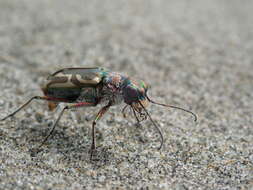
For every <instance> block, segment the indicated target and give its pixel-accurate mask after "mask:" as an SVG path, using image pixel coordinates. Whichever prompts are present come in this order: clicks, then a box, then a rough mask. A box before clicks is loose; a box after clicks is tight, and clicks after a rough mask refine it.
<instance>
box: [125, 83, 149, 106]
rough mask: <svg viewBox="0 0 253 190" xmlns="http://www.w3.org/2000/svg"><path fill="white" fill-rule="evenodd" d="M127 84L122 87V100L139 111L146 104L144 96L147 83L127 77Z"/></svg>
mask: <svg viewBox="0 0 253 190" xmlns="http://www.w3.org/2000/svg"><path fill="white" fill-rule="evenodd" d="M126 83H127V84H126V85H125V87H124V88H123V90H122V91H123V97H124V102H125V103H126V104H128V105H131V106H132V107H133V108H134V109H135V110H136V111H141V110H142V109H143V107H142V106H141V105H140V104H142V105H143V106H144V107H147V106H148V102H149V101H148V100H147V98H146V95H147V90H148V85H147V84H146V83H145V82H144V81H142V80H134V79H127V82H126Z"/></svg>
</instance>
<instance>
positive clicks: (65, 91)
mask: <svg viewBox="0 0 253 190" xmlns="http://www.w3.org/2000/svg"><path fill="white" fill-rule="evenodd" d="M41 89H42V91H43V93H44V96H34V97H32V98H31V99H30V100H28V101H27V102H26V103H25V104H23V105H22V106H21V107H20V108H18V109H17V110H16V111H14V112H13V113H11V114H9V115H7V116H6V117H4V118H3V119H1V120H0V121H4V120H6V119H7V118H9V117H12V116H14V115H15V114H16V113H17V112H19V111H20V110H22V109H23V108H24V107H26V106H27V105H28V104H29V103H31V102H32V101H33V100H36V99H39V100H46V101H48V105H49V109H51V110H53V109H54V108H55V107H56V106H57V105H58V104H59V103H62V102H63V103H71V104H69V105H67V106H65V107H64V108H63V109H62V111H61V112H60V114H59V116H58V118H57V120H56V121H55V123H54V124H53V127H52V129H51V131H50V132H49V134H48V135H47V136H46V137H45V139H44V140H43V142H42V143H41V144H40V146H39V147H38V150H39V149H40V148H41V147H42V146H43V145H44V143H45V142H46V141H47V139H48V138H49V137H50V136H51V135H52V133H53V131H54V129H55V127H56V125H57V123H58V122H59V120H60V118H61V117H62V115H63V113H64V112H65V111H66V110H70V109H73V108H79V107H89V106H96V105H98V104H101V103H105V106H104V107H102V108H101V109H100V111H99V112H98V113H97V115H96V117H95V119H94V120H93V122H92V143H91V149H90V159H91V160H92V157H93V152H94V150H95V149H96V139H95V126H96V123H97V121H98V120H99V119H101V118H102V116H103V115H104V114H105V113H106V112H107V111H108V110H109V108H110V107H111V106H113V105H117V104H119V103H121V102H124V103H125V104H126V106H125V107H124V108H123V110H122V113H123V115H124V111H125V109H126V108H127V107H128V106H130V109H131V110H132V111H133V113H134V116H135V118H136V120H137V122H138V123H140V122H141V121H142V120H145V119H146V118H149V119H150V121H151V122H152V123H153V125H154V126H155V128H156V129H157V131H158V132H159V135H160V137H161V144H160V146H159V148H158V149H161V148H162V145H163V135H162V132H161V131H160V129H159V127H158V126H157V124H156V123H155V122H154V120H153V119H152V117H151V115H150V114H149V112H148V111H147V109H146V107H147V106H148V103H153V104H157V105H161V106H165V107H171V108H176V109H180V110H183V111H186V112H188V113H190V114H192V115H193V116H194V120H195V121H196V120H197V116H196V114H194V113H193V112H191V111H189V110H186V109H183V108H181V107H177V106H172V105H166V104H161V103H157V102H155V101H153V100H151V99H150V98H149V97H148V95H147V91H148V85H147V84H146V83H145V82H144V81H142V80H136V79H134V78H131V77H128V76H127V75H123V74H120V73H117V72H111V71H109V70H106V69H104V68H100V67H94V68H64V69H61V70H59V71H56V72H55V73H53V74H51V75H49V76H48V78H47V80H46V82H45V84H44V85H43V86H42V88H41Z"/></svg>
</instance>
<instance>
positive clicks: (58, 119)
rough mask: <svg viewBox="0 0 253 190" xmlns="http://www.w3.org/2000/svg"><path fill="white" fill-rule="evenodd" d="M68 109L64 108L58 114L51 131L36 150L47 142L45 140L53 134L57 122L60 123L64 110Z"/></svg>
mask: <svg viewBox="0 0 253 190" xmlns="http://www.w3.org/2000/svg"><path fill="white" fill-rule="evenodd" d="M67 109H69V107H68V106H66V107H64V108H63V109H62V111H61V113H60V115H59V116H58V118H57V120H56V121H55V123H54V125H53V128H52V129H51V131H50V132H49V134H48V135H47V136H46V138H45V139H44V140H43V142H42V143H41V144H40V146H39V147H38V148H37V149H38V150H39V149H40V148H41V147H42V146H43V145H44V144H45V142H46V141H47V139H48V138H49V137H50V136H51V135H52V134H53V132H54V129H55V127H56V125H57V124H58V122H59V121H60V119H61V117H62V115H63V113H64V111H65V110H67Z"/></svg>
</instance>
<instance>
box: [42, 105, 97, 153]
mask: <svg viewBox="0 0 253 190" xmlns="http://www.w3.org/2000/svg"><path fill="white" fill-rule="evenodd" d="M94 105H95V104H94V103H89V102H80V103H77V104H73V105H68V106H65V107H64V108H63V109H62V111H61V112H60V114H59V116H58V118H57V120H56V121H55V123H54V125H53V127H52V129H51V131H50V132H49V133H48V135H47V136H46V137H45V139H44V140H43V141H42V143H41V144H40V146H39V147H38V148H37V153H38V152H40V150H39V149H40V148H41V147H42V146H43V145H44V144H45V142H46V141H47V139H48V138H49V137H50V136H51V135H52V134H53V132H54V129H55V127H56V125H57V124H58V122H59V121H60V119H61V117H62V115H63V113H64V111H65V110H68V109H72V108H78V107H86V106H94Z"/></svg>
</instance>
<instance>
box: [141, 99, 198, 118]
mask: <svg viewBox="0 0 253 190" xmlns="http://www.w3.org/2000/svg"><path fill="white" fill-rule="evenodd" d="M146 97H147V99H148V101H149V102H151V103H153V104H157V105H160V106H164V107H170V108H175V109H179V110H183V111H185V112H188V113H190V114H192V115H193V117H194V121H195V122H196V121H197V119H198V118H197V115H196V114H195V113H193V112H191V111H190V110H187V109H184V108H180V107H177V106H172V105H167V104H161V103H158V102H155V101H153V100H151V99H150V98H149V97H148V96H146Z"/></svg>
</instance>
